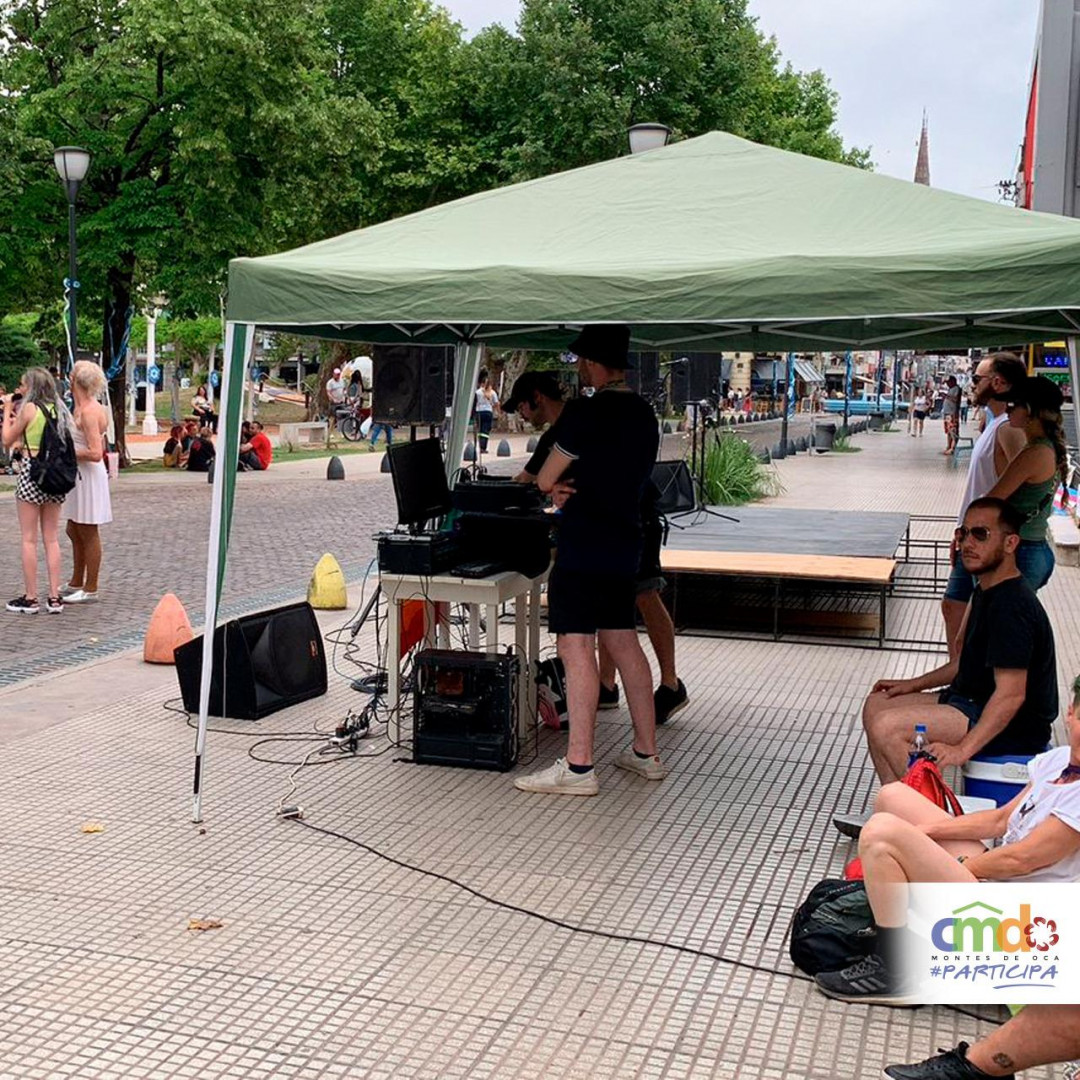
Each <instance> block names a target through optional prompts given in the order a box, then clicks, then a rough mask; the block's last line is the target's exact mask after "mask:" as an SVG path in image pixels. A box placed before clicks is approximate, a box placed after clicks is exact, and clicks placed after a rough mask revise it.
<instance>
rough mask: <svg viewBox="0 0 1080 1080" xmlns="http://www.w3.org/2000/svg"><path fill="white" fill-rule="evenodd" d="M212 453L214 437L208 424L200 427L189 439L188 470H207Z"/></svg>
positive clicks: (212, 456) (213, 452)
mask: <svg viewBox="0 0 1080 1080" xmlns="http://www.w3.org/2000/svg"><path fill="white" fill-rule="evenodd" d="M214 454H215V450H214V437H213V435H212V434H211V432H210V427H209V425H208V426H206V427H204V428H202V429H200V431H199V434H198V435H196V436H195V438H194V439H192V440H191V446H190V447H189V448H188V459H187V467H188V472H209V471H210V463H211V462H212V461H213V460H214Z"/></svg>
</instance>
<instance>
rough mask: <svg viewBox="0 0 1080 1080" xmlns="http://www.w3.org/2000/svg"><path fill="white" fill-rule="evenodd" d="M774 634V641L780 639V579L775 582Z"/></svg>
mask: <svg viewBox="0 0 1080 1080" xmlns="http://www.w3.org/2000/svg"><path fill="white" fill-rule="evenodd" d="M772 613H773V619H772V635H773V641H779V640H780V579H779V578H777V579H776V580H775V581H774V582H773V607H772Z"/></svg>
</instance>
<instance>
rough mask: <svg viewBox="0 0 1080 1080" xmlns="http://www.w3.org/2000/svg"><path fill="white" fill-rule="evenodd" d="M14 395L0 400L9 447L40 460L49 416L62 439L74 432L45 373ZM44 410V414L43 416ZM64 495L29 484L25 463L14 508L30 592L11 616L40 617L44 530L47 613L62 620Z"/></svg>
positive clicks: (32, 375)
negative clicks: (40, 548) (39, 567)
mask: <svg viewBox="0 0 1080 1080" xmlns="http://www.w3.org/2000/svg"><path fill="white" fill-rule="evenodd" d="M14 396H15V395H9V396H8V397H5V398H3V399H2V402H0V408H2V411H3V426H2V438H3V442H4V445H5V446H7V447H12V446H14V445H15V444H16V443H17V442H19V441H20V440H21V441H22V442H23V443H24V444H25V445H26V448H27V450H29V451H30V454H31V455H33V454H36V453H37V450H38V448H39V447H40V446H41V436H42V432H44V430H45V413H48V414H49V415H50V416H53V417H55V418H56V421H57V425H58V427H59V428H60V434H61V436H63V435H64V434H65V433H67V432H69V431H70V430H71V425H72V420H71V413H70V412H68V410H67V406H66V405H64V403H63V401H61V400H60V395H59V394H58V393H57V389H56V381H55V380H54V379H53V377H52V375H50V374H49V372H48V371H46V369H45V368H43V367H34V368H30V369H29V370H28V371H27V372H26V374H25V375H23V377H22V382H21V383H20V384H19V396H20V400H18V401H13V400H12V398H13V397H14ZM43 410H44V412H43ZM63 501H64V496H63V495H50V494H48V493H47V492H44V491H42V490H41V488H39V487H38V486H37V484H35V483H34V482H33V480H31V479H30V469H29V467H28V463H27V462H26V461H25V459H24V462H23V468H22V472H21V473H20V474H19V482H18V484H17V485H16V487H15V506H16V508H17V509H18V513H19V531H20V532H21V533H22V569H23V581H24V582H25V586H26V592H25V593H23V595H22V596H19V597H16V598H15V599H14V600H10V601H8V604H7V609H8V611H11V612H14V613H15V614H17V615H36V614H37V613H38V611H40V610H41V604H40V602H39V601H38V589H37V536H38V532H39V530H40V532H41V539H42V541H43V543H44V545H45V564H46V566H47V567H48V572H49V594H48V596H47V597H46V601H45V610H46V611H47V612H49V613H50V614H54V615H55V614H59V613H60V612H61V611H63V610H64V602H63V600H61V599H60V534H59V525H60V506H61V504H62V503H63Z"/></svg>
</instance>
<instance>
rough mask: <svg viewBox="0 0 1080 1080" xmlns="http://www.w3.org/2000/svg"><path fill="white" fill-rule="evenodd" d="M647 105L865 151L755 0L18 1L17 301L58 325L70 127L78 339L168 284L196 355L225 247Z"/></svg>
mask: <svg viewBox="0 0 1080 1080" xmlns="http://www.w3.org/2000/svg"><path fill="white" fill-rule="evenodd" d="M642 120H658V121H661V122H663V123H666V124H668V125H669V126H670V127H671V128H672V129H673V131H674V132H675V135H676V137H678V138H683V137H690V136H694V135H698V134H701V133H703V132H705V131H709V130H713V129H723V130H727V131H731V132H734V133H735V134H739V135H745V136H747V137H749V138H752V139H756V140H758V141H761V142H766V143H770V144H772V145H776V146H781V147H784V148H787V149H791V150H796V151H799V152H801V153H806V154H812V155H816V156H820V157H826V158H831V159H835V160H846V161H850V162H852V163H853V164H861V165H865V164H867V158H866V154H865V152H862V151H851V150H846V149H845V147H844V145H843V142H842V139H841V138H840V136H839V134H838V133H837V131H836V128H835V121H836V95H835V93H834V92H833V90H832V89H831V87H830V86H829V83H828V81H827V79H826V78H825V76H824V75H823V74H822V73H821V72H809V73H804V72H798V71H794V70H792V69H791V68H790V67H786V66H783V65H782V60H781V57H780V53H779V50H778V47H777V45H776V43H775V42H774V41H771V40H767V39H765V38H764V37H763V35H762V34H761V33H760V31H759V30H758V29H757V25H756V23H755V21H754V20H753V19H752V18H751V17H750V16H749V15H748V13H747V10H746V0H524V4H523V7H522V13H521V18H520V22H519V24H518V27H517V30H516V32H510V31H508V30H506V29H505V28H503V27H500V26H492V27H489V28H488V29H486V30H484V31H482V32H481V33H480V34H477V35H476V36H475V37H474V38H472V39H471V40H468V39H466V38H465V36H464V34H463V32H462V29H461V27H460V26H459V25H458V24H457V23H455V22H454V21H453V20H452V19H451V18H450V17H449V16H448V15H447V13H446V12H445V11H444V10H443V9H442V8H440V7H438V6H437V5H436V4H434V3H433V2H431V0H274V2H273V3H267V2H266V0H5V2H4V3H2V4H0V223H3V224H2V225H0V314H2V313H4V312H8V311H17V310H23V311H28V310H34V311H38V312H41V313H42V314H41V316H40V318H39V323H38V325H37V326H36V327H35V328H34V329H33V330H32V331H31V333H32V336H33V337H34V339H35V340H37V341H39V342H42V343H44V344H45V346H46V347H47V348H55V347H58V346H59V345H60V344H62V340H63V339H62V327H60V329H61V335H60V336H58V335H57V334H56V328H57V325H58V315H59V310H58V301H57V297H58V294H59V292H60V290H61V282H62V280H63V277H64V273H65V267H66V255H67V207H66V200H65V198H64V194H63V191H62V189H61V185H60V184H59V182H58V179H57V177H56V175H55V173H54V171H53V166H52V149H53V147H54V146H57V145H63V144H69V145H70V144H75V145H81V146H84V147H86V148H87V149H88V150H90V151H91V153H92V154H93V161H92V165H91V169H90V173H89V175H88V177H87V180H86V182H85V183H84V185H83V187H82V190H81V191H80V194H79V214H78V226H79V227H78V241H79V256H80V257H79V268H80V274H79V276H80V279H81V287H80V289H79V293H78V296H79V314H80V345H83V346H88V347H91V348H94V349H100V350H103V351H104V353H105V357H104V362H105V364H106V366H108V364H109V362H110V360H111V359H112V358H113V356H114V354H115V353H116V352H117V350H118V348H119V345H120V342H121V340H122V338H123V335H124V332H125V328H126V325H127V322H128V316H129V311H134V312H135V313H136V314H139V313H140V312H143V311H145V310H146V309H147V308H149V307H150V305H151V298H157V297H158V296H159V295H161V296H164V297H165V298H166V300H167V304H168V309H169V312H170V315H171V317H172V319H171V320H170V321H171V322H172V325H173V327H174V330H175V332H176V334H177V335H178V336H177V337H176V338H175V341H176V344H177V346H178V350H179V353H180V355H181V358H183V357H185V356H189V355H190V356H195V355H204V354H205V351H206V350H208V349H209V348H210V347H211V346H212V344H213V343H214V342H211V341H210V338H214V339H216V338H217V336H218V331H217V330H214V329H212V328H211V327H210V325H209V323H210V321H216V320H215V319H214V317H215V316H217V314H218V310H219V303H220V298H221V294H222V292H223V290H224V289H225V288H226V284H227V282H226V273H227V264H228V260H229V259H230V258H233V257H236V256H239V255H262V254H267V253H270V252H273V251H276V250H282V249H286V248H289V247H295V246H297V245H300V244H304V243H307V242H311V241H314V240H318V239H321V238H323V237H326V236H330V235H335V234H337V233H339V232H343V231H346V230H349V229H353V228H357V227H361V226H366V225H370V224H374V223H376V222H379V221H382V220H385V219H387V218H391V217H395V216H398V215H401V214H405V213H410V212H413V211H416V210H421V209H423V208H425V207H427V206H431V205H434V204H436V203H439V202H444V201H446V200H449V199H452V198H456V197H459V196H462V195H467V194H470V193H472V192H475V191H480V190H484V189H487V188H491V187H494V186H497V185H499V184H503V183H509V182H513V181H516V180H521V179H527V178H532V177H537V176H543V175H546V174H549V173H551V172H554V171H558V170H561V169H566V168H570V167H574V166H578V165H585V164H589V163H591V162H594V161H598V160H602V159H607V158H611V157H614V156H616V155H618V154H620V153H623V152H624V149H625V141H626V128H627V126H629V125H630V124H632V123H635V122H638V121H642ZM172 320H175V321H172ZM183 320H194V321H193V322H192V323H191V324H190V325H185V324H184V322H183ZM164 323H165V320H162V323H161V324H159V332H158V338H159V341H163V342H164V341H165V340H167V338H166V337H165V336H164V334H165V330H166V328H165V325H164ZM138 330H139V328H138V327H136V328H135V331H134V333H133V335H132V340H138V337H139V333H138ZM54 342H55V343H56V344H55V345H54ZM122 378H123V377H122V375H121V377H120V379H119V380H117V383H116V385H114V387H113V394H112V396H113V401H114V403H116V407H117V408H118V409H120V410H122V409H123V403H124V399H125V395H124V387H123V382H122ZM120 420H122V416H118V427H119V428H120V429H121V430H122V427H123V425H122V423H119V421H120Z"/></svg>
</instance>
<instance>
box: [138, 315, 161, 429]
mask: <svg viewBox="0 0 1080 1080" xmlns="http://www.w3.org/2000/svg"><path fill="white" fill-rule="evenodd" d="M159 299H160V298H158V299H155V300H154V301H153V306H152V307H151V308H150V313H149V314H148V315H147V316H146V413H145V415H144V416H143V423H142V433H143V434H144V435H156V434H157V433H158V422H157V405H156V403H155V402H154V389H155V387H156V384H157V380H156V379H155V378H154V376H155V375H156V374H157V317H158V313H159V311H160V308H159V306H158V303H159Z"/></svg>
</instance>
